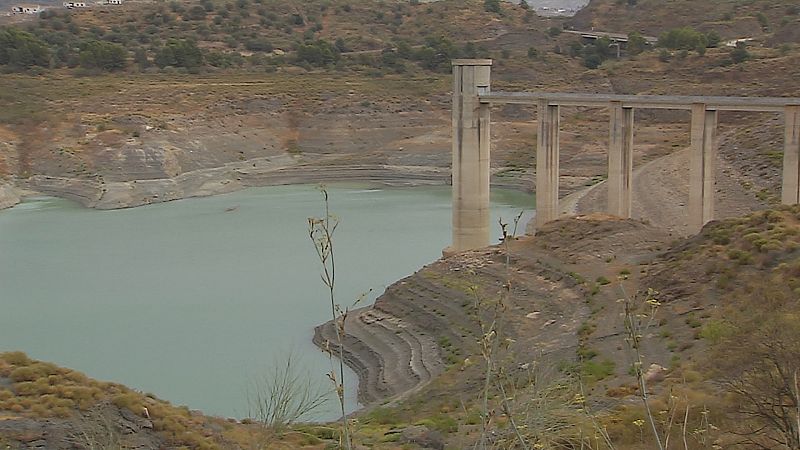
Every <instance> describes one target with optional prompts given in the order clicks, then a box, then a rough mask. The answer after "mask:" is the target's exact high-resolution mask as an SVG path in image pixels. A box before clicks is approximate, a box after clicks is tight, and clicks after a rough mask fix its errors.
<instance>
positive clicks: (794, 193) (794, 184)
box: [781, 106, 800, 205]
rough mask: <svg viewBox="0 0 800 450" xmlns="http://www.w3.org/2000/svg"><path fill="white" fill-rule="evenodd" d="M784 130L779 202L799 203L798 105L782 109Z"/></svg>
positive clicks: (799, 125)
mask: <svg viewBox="0 0 800 450" xmlns="http://www.w3.org/2000/svg"><path fill="white" fill-rule="evenodd" d="M783 114H784V119H785V120H786V130H785V131H784V143H783V145H784V148H783V189H782V192H781V203H783V204H784V205H796V204H797V203H800V106H787V107H786V108H785V109H784V112H783Z"/></svg>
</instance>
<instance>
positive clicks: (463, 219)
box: [443, 59, 492, 255]
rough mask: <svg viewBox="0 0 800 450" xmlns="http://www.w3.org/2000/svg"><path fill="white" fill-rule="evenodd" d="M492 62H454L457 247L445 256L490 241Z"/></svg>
mask: <svg viewBox="0 0 800 450" xmlns="http://www.w3.org/2000/svg"><path fill="white" fill-rule="evenodd" d="M491 66H492V60H491V59H457V60H454V61H453V111H452V121H453V125H452V129H453V137H452V138H453V169H452V170H453V244H452V245H451V246H450V247H448V248H446V249H444V251H443V253H444V254H445V255H448V254H452V253H457V252H462V251H465V250H471V249H476V248H482V247H486V246H488V245H489V243H490V238H489V230H490V226H489V218H490V210H489V142H490V137H489V136H490V135H489V122H490V117H489V104H487V103H483V104H482V103H481V102H480V100H479V98H478V95H481V94H488V93H489V91H490V89H491Z"/></svg>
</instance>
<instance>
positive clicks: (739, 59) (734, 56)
mask: <svg viewBox="0 0 800 450" xmlns="http://www.w3.org/2000/svg"><path fill="white" fill-rule="evenodd" d="M748 59H750V52H748V51H747V43H745V42H744V41H739V42H737V43H736V47H734V48H733V49H732V50H731V61H733V63H734V64H739V63H743V62H745V61H747V60H748Z"/></svg>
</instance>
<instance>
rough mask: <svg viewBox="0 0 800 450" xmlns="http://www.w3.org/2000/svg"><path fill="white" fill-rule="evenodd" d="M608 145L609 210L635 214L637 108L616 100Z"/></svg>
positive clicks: (616, 212)
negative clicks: (635, 123)
mask: <svg viewBox="0 0 800 450" xmlns="http://www.w3.org/2000/svg"><path fill="white" fill-rule="evenodd" d="M610 113H611V114H610V115H611V119H610V122H611V123H610V124H609V139H608V142H609V146H608V147H609V148H608V182H607V185H608V213H609V214H613V215H615V216H619V217H624V218H626V219H629V218H630V217H631V183H632V181H633V108H628V107H623V106H622V102H612V103H611V108H610Z"/></svg>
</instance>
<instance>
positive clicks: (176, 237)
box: [0, 185, 533, 419]
mask: <svg viewBox="0 0 800 450" xmlns="http://www.w3.org/2000/svg"><path fill="white" fill-rule="evenodd" d="M329 192H330V205H331V211H332V212H333V213H334V214H335V215H336V216H337V217H338V218H339V220H340V225H339V227H338V229H337V230H336V234H335V241H334V242H335V245H336V252H337V253H336V258H337V270H338V272H337V298H338V301H339V303H341V304H342V305H347V304H349V303H351V302H352V301H353V300H354V299H355V298H356V297H357V296H358V295H359V294H360V293H362V292H366V291H367V290H369V289H372V294H371V295H370V296H369V297H368V298H367V302H366V303H369V302H371V301H373V300H374V298H375V297H376V296H377V295H379V294H381V293H382V292H383V290H384V289H385V288H386V287H387V286H388V285H390V284H391V283H393V282H395V281H397V280H399V279H401V278H402V277H404V276H407V275H410V274H411V273H413V272H414V271H415V270H417V269H419V268H421V267H422V266H423V265H425V264H428V263H430V262H432V261H434V260H436V259H437V258H438V257H439V256H441V250H442V248H444V247H445V246H446V245H447V244H448V243H449V241H450V190H449V188H448V187H422V188H403V189H391V188H379V189H378V188H369V187H364V186H352V185H350V186H348V185H340V186H332V187H329ZM492 202H493V219H492V220H493V222H495V223H496V222H497V218H498V217H500V216H502V217H503V218H504V219H505V220H507V221H511V219H512V217H513V216H514V215H515V214H516V213H518V212H519V211H520V210H522V209H524V210H526V212H527V213H526V218H527V216H529V215H530V212H531V210H532V207H533V198H532V196H528V195H524V194H519V193H513V192H508V191H506V192H503V191H496V192H495V193H493V199H492ZM322 214H323V202H322V196H321V194H320V192H319V191H318V190H317V188H316V187H314V186H308V185H303V186H280V187H264V188H253V189H248V190H244V191H239V192H235V193H232V194H227V195H220V196H215V197H208V198H196V199H187V200H180V201H175V202H170V203H162V204H155V205H150V206H144V207H139V208H134V209H126V210H115V211H97V210H91V209H86V208H82V207H80V206H78V205H76V204H74V203H71V202H69V201H66V200H62V199H56V198H36V199H30V200H28V201H26V202H24V203H22V204H20V205H18V206H16V207H14V208H12V209H10V210H6V211H0V286H1V287H0V351H7V350H22V351H25V352H26V353H28V354H29V355H31V356H32V357H34V358H37V359H43V360H47V361H51V362H54V363H56V364H59V365H63V366H67V367H70V368H73V369H77V370H80V371H82V372H85V373H86V374H87V375H89V376H91V377H94V378H98V379H101V380H109V381H115V382H119V383H123V384H126V385H128V386H130V387H132V388H135V389H138V390H141V391H143V392H152V393H154V394H156V395H157V396H159V397H160V398H164V399H166V400H169V401H171V402H173V403H176V404H181V405H187V406H189V407H190V408H193V409H201V410H203V411H204V412H206V413H209V414H215V415H221V416H232V417H240V418H241V417H245V416H247V413H248V408H247V400H246V397H247V394H246V392H247V388H248V385H249V384H250V383H251V382H252V381H253V380H256V379H259V378H261V377H263V376H264V374H266V373H268V372H269V371H270V368H271V367H272V365H273V364H275V363H280V362H281V361H283V360H284V358H285V357H286V355H288V354H289V353H293V354H294V355H295V356H296V357H298V358H299V360H300V361H301V363H302V364H303V367H304V369H305V370H307V371H308V373H309V374H310V375H311V376H312V377H313V378H314V379H318V380H319V382H320V383H321V384H322V385H323V386H325V387H327V384H325V383H326V378H325V375H324V374H325V373H326V372H327V371H329V370H330V362H329V360H328V358H327V356H326V355H324V354H323V353H322V352H320V351H319V350H318V349H317V348H316V347H314V346H313V344H312V343H311V337H312V335H313V328H314V326H315V325H317V324H320V323H322V322H324V321H326V320H328V319H330V307H329V304H328V303H327V300H326V290H325V287H324V286H323V285H322V283H321V281H320V278H319V262H318V261H317V260H316V254H315V252H314V249H313V247H312V244H311V242H310V241H309V238H308V230H307V218H308V217H310V216H321V215H322ZM499 234H500V231H499V227H498V228H497V230H496V236H499ZM355 383H356V379H355V375H354V374H353V373H351V372H349V371H348V376H347V379H346V384H347V389H348V392H349V393H350V394H351V395H350V398H349V403H350V406H349V409H351V410H352V409H354V408H355V407H356V403H355V399H354V397H355V395H354V394H355V386H356V385H355ZM333 411H335V408H334V404H333V402H330V407H329V408H328V411H327V412H320V413H319V415H318V416H317V417H316V418H318V419H319V418H325V419H330V418H334V412H333Z"/></svg>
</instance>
